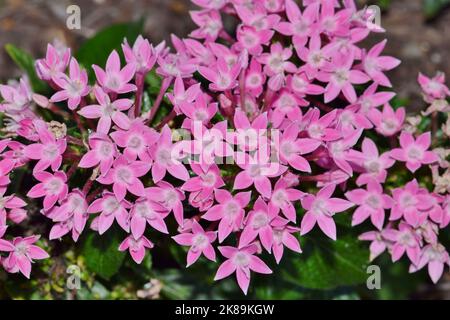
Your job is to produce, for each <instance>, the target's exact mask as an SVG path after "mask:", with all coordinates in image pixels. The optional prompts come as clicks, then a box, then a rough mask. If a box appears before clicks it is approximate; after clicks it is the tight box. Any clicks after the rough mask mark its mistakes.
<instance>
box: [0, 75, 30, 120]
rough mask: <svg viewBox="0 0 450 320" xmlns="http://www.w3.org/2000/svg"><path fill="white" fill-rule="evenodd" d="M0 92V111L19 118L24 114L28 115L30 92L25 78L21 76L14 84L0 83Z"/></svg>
mask: <svg viewBox="0 0 450 320" xmlns="http://www.w3.org/2000/svg"><path fill="white" fill-rule="evenodd" d="M0 94H1V96H2V98H3V101H2V102H1V103H0V111H2V112H5V113H7V114H8V115H10V116H16V117H19V118H20V117H22V116H24V115H27V116H30V113H31V112H30V111H29V109H30V107H31V105H32V92H31V88H30V84H29V83H28V80H27V78H21V79H20V81H19V82H18V83H16V84H12V85H0ZM24 113H25V114H24Z"/></svg>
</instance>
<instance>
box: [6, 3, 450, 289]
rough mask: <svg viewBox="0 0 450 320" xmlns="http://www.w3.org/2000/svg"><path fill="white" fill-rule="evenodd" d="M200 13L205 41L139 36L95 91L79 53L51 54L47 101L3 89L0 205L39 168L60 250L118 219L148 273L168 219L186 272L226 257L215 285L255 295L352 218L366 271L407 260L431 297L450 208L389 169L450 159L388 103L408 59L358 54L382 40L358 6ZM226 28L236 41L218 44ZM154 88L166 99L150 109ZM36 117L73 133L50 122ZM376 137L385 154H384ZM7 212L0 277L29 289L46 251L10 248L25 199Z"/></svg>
mask: <svg viewBox="0 0 450 320" xmlns="http://www.w3.org/2000/svg"><path fill="white" fill-rule="evenodd" d="M193 2H194V3H195V4H196V5H198V6H200V7H201V10H199V11H193V12H191V16H192V19H193V21H194V23H195V24H196V25H197V26H198V28H197V29H196V30H194V31H193V32H192V33H191V35H190V37H189V38H186V39H179V38H177V37H176V36H172V44H173V47H174V50H171V49H170V48H169V47H166V45H165V43H162V44H160V45H158V46H153V45H151V44H150V43H149V41H148V40H146V39H144V38H143V37H138V38H137V40H136V41H135V43H134V44H133V46H130V45H129V44H128V42H126V41H125V42H124V43H123V46H122V51H123V54H124V57H125V64H122V62H121V60H120V56H119V53H118V52H117V51H116V50H114V51H113V52H112V53H111V54H110V55H109V57H108V60H107V62H106V67H105V68H104V69H103V68H102V67H101V66H97V65H93V66H92V69H93V71H94V74H95V78H96V81H95V84H92V85H90V84H89V82H88V76H87V70H84V69H82V68H81V67H80V64H79V63H78V62H77V60H76V59H75V58H74V57H72V56H71V53H70V50H69V49H66V48H63V49H59V50H57V49H56V48H54V47H53V46H52V45H49V46H48V49H47V55H46V57H45V58H44V59H41V60H38V61H37V63H36V70H37V73H38V75H39V77H40V78H41V79H42V80H44V81H46V82H47V83H48V84H49V85H50V87H51V88H53V90H54V94H53V95H52V96H51V97H50V98H48V99H47V98H46V97H44V96H42V95H38V94H33V93H32V92H31V89H30V87H29V85H28V83H27V80H26V79H25V78H23V79H22V80H21V81H20V82H18V83H11V84H9V85H3V86H1V87H0V93H1V96H2V97H3V102H2V104H1V109H0V110H1V111H2V112H3V113H4V114H5V116H6V117H7V118H8V122H7V125H6V127H5V128H4V132H5V133H6V135H5V138H4V139H3V140H1V142H0V152H1V157H2V160H1V161H0V188H1V194H4V193H5V192H6V190H7V188H8V186H9V185H10V184H11V181H10V179H9V175H10V173H11V172H12V171H14V170H15V169H17V168H20V167H27V168H29V169H30V170H31V172H32V175H33V183H34V185H33V186H32V187H31V189H30V190H28V191H27V192H26V196H27V197H28V200H29V201H31V199H37V200H35V201H39V202H38V203H42V205H41V208H42V210H41V214H42V215H44V216H45V217H46V218H48V219H49V220H51V221H52V228H51V230H50V233H49V237H48V238H49V240H53V239H59V238H61V237H64V236H66V235H70V236H71V237H72V239H73V240H74V241H77V240H78V238H79V236H80V234H81V233H82V232H83V231H84V230H85V229H86V226H87V225H88V223H90V225H89V226H90V228H91V229H93V230H95V231H97V232H98V233H99V234H104V233H105V232H107V230H108V229H109V228H110V227H111V226H112V225H113V224H114V221H115V222H116V223H117V225H118V226H120V228H121V229H123V233H124V234H125V235H124V240H123V242H122V244H121V245H120V247H119V248H118V250H121V251H125V250H128V251H129V253H130V255H131V257H132V258H133V259H134V260H135V261H136V262H137V263H140V262H142V260H143V259H144V256H145V254H146V252H147V251H148V250H150V249H151V248H153V247H154V244H153V242H152V241H151V240H150V239H149V238H151V237H153V236H156V234H157V233H161V234H173V233H174V232H175V230H172V228H170V226H169V224H168V220H173V221H174V222H176V223H177V224H178V229H177V230H176V232H177V234H175V235H173V240H174V241H175V242H176V243H177V244H179V245H181V246H186V247H188V251H187V265H188V266H191V265H192V264H194V263H195V262H196V261H197V260H198V259H199V258H200V257H201V256H204V257H205V258H206V259H209V260H211V261H216V260H217V258H218V255H217V253H220V256H223V258H224V262H223V263H222V264H221V265H220V266H219V267H218V271H217V274H216V276H215V279H216V280H220V279H223V278H226V277H228V276H230V275H231V274H233V273H234V272H235V273H236V277H237V282H238V284H239V286H240V288H241V289H242V290H243V291H244V293H247V290H248V287H249V283H250V276H251V272H252V271H253V272H256V273H262V274H268V273H271V272H272V271H271V269H270V268H269V267H268V266H267V264H266V262H264V260H263V259H262V258H267V257H268V256H269V255H270V254H272V255H273V257H274V259H275V261H276V262H277V263H279V262H280V261H281V259H282V257H283V252H284V249H285V247H286V248H288V249H289V250H292V251H295V252H298V253H300V252H301V248H300V243H299V239H298V237H299V235H301V236H305V237H307V234H308V233H309V232H310V231H311V230H312V229H313V228H320V230H321V231H322V232H323V233H324V235H325V236H327V237H329V238H331V239H333V240H336V238H337V237H338V233H339V230H337V228H336V224H335V222H334V219H333V217H334V216H335V215H336V214H341V213H342V212H345V211H347V210H349V209H350V208H352V207H355V208H356V209H355V211H354V213H353V221H352V224H353V225H358V224H361V223H362V222H364V221H365V220H367V219H369V218H370V221H371V223H372V224H373V225H374V226H375V228H376V229H377V230H378V231H374V232H369V233H365V234H363V235H362V236H361V239H362V240H371V241H372V245H371V247H370V248H371V253H372V258H375V257H376V256H377V255H379V254H380V253H381V252H382V251H384V250H385V249H388V250H389V252H390V253H391V254H392V257H393V260H394V261H396V260H398V259H400V257H401V256H402V255H403V253H404V252H406V253H407V256H408V258H409V259H410V260H411V263H412V267H411V270H412V271H415V270H418V269H420V268H422V267H424V266H425V265H426V264H428V268H429V271H430V276H431V278H432V279H433V281H437V280H438V279H439V278H440V276H441V274H442V271H443V266H444V264H445V263H447V264H448V263H449V258H448V253H447V251H446V249H445V248H444V247H443V246H442V245H441V244H440V243H439V240H438V231H439V229H442V228H444V227H446V226H447V225H448V223H449V221H450V211H449V209H450V198H449V196H448V195H446V196H444V195H438V194H437V193H431V192H429V191H428V190H427V189H425V188H424V187H423V186H420V185H419V183H418V182H417V181H416V180H412V181H411V182H409V183H407V184H406V185H404V186H402V185H396V186H395V188H392V186H389V185H388V184H387V183H386V182H387V178H388V171H389V169H390V168H391V167H392V166H393V165H394V163H396V162H399V163H400V164H401V163H405V165H406V168H407V170H409V171H410V172H411V173H414V172H416V171H417V170H418V169H419V168H421V167H423V166H428V165H433V166H436V165H437V164H438V163H439V156H438V155H437V153H436V152H433V151H430V150H429V149H430V146H431V135H430V133H423V134H420V135H418V136H417V137H415V136H414V135H413V133H411V132H408V131H406V130H403V125H404V120H405V110H404V108H397V109H395V110H394V108H393V107H392V106H391V105H390V104H389V101H391V99H392V98H393V97H394V95H395V94H394V93H393V92H392V91H389V90H388V88H389V87H391V83H390V81H389V79H388V77H387V76H386V75H385V72H386V71H389V70H391V69H393V68H395V67H396V66H398V65H399V63H400V61H399V60H397V59H395V58H393V57H390V56H384V55H382V51H383V49H384V47H385V45H386V41H382V42H381V43H379V44H377V45H375V46H374V47H373V48H371V49H370V50H365V49H363V48H361V47H360V46H359V43H360V42H361V41H362V40H364V39H365V38H366V37H367V36H368V35H369V34H370V32H382V31H383V30H382V29H381V28H379V27H377V26H375V25H373V24H372V23H371V22H370V19H369V17H368V15H367V12H366V11H365V10H360V11H359V10H357V8H356V5H355V3H354V1H353V0H345V1H343V3H342V4H338V1H315V0H309V1H306V0H305V1H303V6H299V5H298V4H297V3H296V2H295V1H293V0H273V1H260V0H249V1H240V0H221V1H209V0H193ZM225 16H231V17H233V18H234V19H235V20H236V28H235V29H233V30H227V29H226V28H225V23H224V22H223V19H224V17H225ZM149 72H156V74H157V75H158V76H159V77H160V78H161V87H160V92H159V94H158V96H157V97H156V99H154V101H152V105H151V108H150V109H149V110H145V109H144V108H143V91H144V86H145V81H144V79H145V77H146V76H147V75H148V74H149ZM421 84H422V85H423V86H424V91H425V94H426V97H427V99H441V100H442V99H445V97H446V95H447V94H448V89H447V88H446V87H445V85H444V84H443V81H442V77H438V78H437V79H431V80H430V79H427V78H425V77H421ZM43 109H47V110H49V111H50V112H53V113H54V114H55V115H58V116H59V117H62V118H63V119H65V121H64V122H65V123H70V122H72V123H73V122H76V126H75V128H76V130H68V129H67V128H66V125H65V124H61V123H59V122H55V121H51V122H46V121H45V120H43V118H42V116H41V115H40V110H43ZM164 111H165V116H163V117H160V116H158V115H160V114H161V113H162V112H163V115H164ZM171 129H172V130H175V129H183V130H182V131H181V132H180V130H177V132H176V134H174V132H172V130H171ZM369 131H373V132H374V133H375V132H376V133H378V134H379V138H377V139H380V140H383V141H384V140H385V141H388V142H390V143H391V145H390V146H391V148H392V150H389V149H388V150H384V152H380V150H379V148H378V147H377V143H376V142H375V141H374V140H373V139H370V138H368V137H366V136H365V134H366V132H369ZM186 134H187V136H188V138H186ZM397 135H399V136H400V144H399V145H398V144H397V141H396V136H397ZM175 136H176V137H178V139H175ZM180 136H183V137H184V138H183V139H180V138H179V137H180ZM372 136H373V135H372ZM405 171H406V170H405ZM80 177H81V178H82V179H84V180H83V181H82V183H80V182H79V181H80ZM355 184H356V187H352V186H354V185H355ZM2 197H3V198H2V199H3V200H2V201H1V203H2V211H1V212H0V237H1V238H3V239H2V240H0V251H2V252H6V253H8V254H9V255H8V256H7V257H5V258H3V257H2V260H1V262H2V264H3V267H4V269H5V270H6V271H8V272H17V271H20V272H22V273H23V274H24V275H26V276H29V274H30V266H31V264H30V263H31V262H33V259H42V258H45V257H46V256H47V254H45V253H44V252H43V251H42V249H39V247H37V246H35V245H34V244H33V243H34V242H35V241H36V240H37V237H35V236H33V237H28V238H21V237H16V238H14V239H12V240H7V239H6V238H5V236H6V234H5V233H6V229H7V225H8V221H9V220H10V222H9V223H20V222H21V221H22V220H24V219H25V218H26V216H27V214H26V211H24V209H22V208H23V207H24V206H25V205H26V203H25V202H24V201H23V200H21V199H19V198H18V197H17V196H15V195H14V194H11V195H8V196H6V197H5V196H2ZM41 200H42V201H41ZM187 206H190V207H192V208H193V209H194V210H186V207H187ZM299 208H302V210H303V211H304V214H298V212H302V210H299ZM388 210H390V216H389V217H388V219H386V218H385V216H386V213H387V212H388ZM192 212H194V214H192ZM387 220H389V221H388V222H386V221H387ZM217 251H218V252H217ZM259 256H260V257H261V258H260V257H259Z"/></svg>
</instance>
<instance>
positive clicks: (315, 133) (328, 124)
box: [304, 109, 342, 141]
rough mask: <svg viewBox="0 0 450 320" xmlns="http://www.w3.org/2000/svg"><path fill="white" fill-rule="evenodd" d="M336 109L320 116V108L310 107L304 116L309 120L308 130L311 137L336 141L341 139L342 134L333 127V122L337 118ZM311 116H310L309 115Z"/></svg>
mask: <svg viewBox="0 0 450 320" xmlns="http://www.w3.org/2000/svg"><path fill="white" fill-rule="evenodd" d="M336 114H337V113H336V111H334V110H333V111H331V112H329V113H327V114H325V115H324V116H323V117H320V111H319V110H318V109H310V110H309V111H308V112H307V113H306V114H305V116H304V119H305V120H306V119H308V118H309V119H308V120H309V124H308V125H307V128H306V131H307V133H308V136H309V137H310V138H311V139H315V140H319V141H334V140H337V139H339V138H340V137H341V136H342V134H341V133H340V132H339V131H338V130H336V129H334V128H333V126H332V124H333V122H334V121H335V119H336ZM308 116H309V117H308Z"/></svg>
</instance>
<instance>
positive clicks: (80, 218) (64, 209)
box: [50, 189, 89, 239]
mask: <svg viewBox="0 0 450 320" xmlns="http://www.w3.org/2000/svg"><path fill="white" fill-rule="evenodd" d="M87 209H88V203H87V201H86V196H85V195H84V194H83V193H82V192H81V191H80V190H78V189H75V190H74V191H72V192H71V193H69V195H68V196H67V198H65V199H64V200H63V202H62V203H61V206H60V207H55V209H54V210H52V211H51V213H50V217H51V218H52V219H53V221H54V222H57V223H59V224H56V225H55V226H54V227H53V228H52V230H51V232H50V239H55V238H60V237H62V236H63V235H64V234H65V233H68V232H69V231H70V228H67V229H66V228H64V227H65V226H67V224H66V223H65V222H67V221H70V223H69V224H72V225H73V229H74V231H75V233H76V234H81V232H82V231H83V229H84V227H85V226H86V222H87V219H88V216H89V214H88V212H87Z"/></svg>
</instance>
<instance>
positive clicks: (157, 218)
mask: <svg viewBox="0 0 450 320" xmlns="http://www.w3.org/2000/svg"><path fill="white" fill-rule="evenodd" d="M130 214H131V234H132V235H133V237H134V238H135V239H139V238H140V237H141V236H142V235H143V234H144V232H145V226H146V225H147V223H148V224H149V225H150V226H151V227H152V228H154V229H155V230H158V231H159V232H162V233H165V234H168V233H169V231H168V230H167V226H166V223H165V222H164V219H165V218H166V217H167V215H168V214H169V212H168V211H167V209H166V208H164V207H163V206H162V205H160V204H158V203H157V202H155V201H152V200H150V199H149V198H147V197H142V198H138V199H137V200H136V202H135V203H134V205H133V207H132V208H131V211H130Z"/></svg>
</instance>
